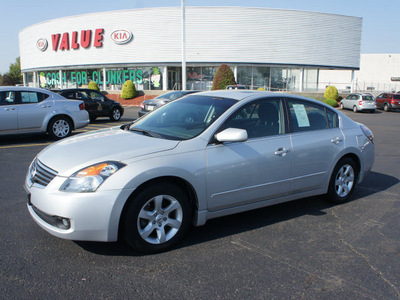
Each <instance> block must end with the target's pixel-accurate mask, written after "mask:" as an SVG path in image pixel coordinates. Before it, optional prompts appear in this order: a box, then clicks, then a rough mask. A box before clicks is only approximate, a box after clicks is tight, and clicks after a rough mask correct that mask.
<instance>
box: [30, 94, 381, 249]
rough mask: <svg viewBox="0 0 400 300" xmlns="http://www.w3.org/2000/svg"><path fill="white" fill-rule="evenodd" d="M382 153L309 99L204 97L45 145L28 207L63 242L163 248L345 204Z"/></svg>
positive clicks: (363, 130)
mask: <svg viewBox="0 0 400 300" xmlns="http://www.w3.org/2000/svg"><path fill="white" fill-rule="evenodd" d="M188 116H190V118H188ZM189 119H190V122H188V121H187V120H189ZM374 149H375V148H374V137H373V134H372V132H371V131H370V130H369V129H368V128H367V127H366V126H364V125H362V124H359V123H356V122H354V121H352V120H351V119H350V118H348V117H346V116H345V115H344V114H342V113H341V112H340V111H337V110H335V109H333V108H332V107H330V106H327V105H325V104H323V103H321V102H318V101H315V100H312V99H309V98H305V97H299V96H294V95H286V94H279V93H268V92H261V91H246V90H243V91H229V90H227V91H213V92H202V93H196V94H192V95H188V96H186V97H184V98H182V99H179V100H176V101H172V102H171V103H169V104H166V105H164V106H162V107H160V108H159V109H157V110H155V111H153V112H151V113H149V114H147V115H146V116H144V117H143V118H141V119H138V120H137V121H136V122H134V123H131V124H127V125H124V126H122V127H114V128H111V129H104V130H100V131H96V132H90V133H86V134H82V135H77V136H74V137H71V138H68V139H65V140H62V141H59V142H57V143H54V144H52V145H50V146H49V147H47V148H46V149H44V150H43V151H42V152H40V153H39V154H38V155H37V156H36V158H35V159H34V160H33V162H32V164H31V165H30V167H29V170H28V172H27V176H26V181H25V188H26V191H27V193H28V210H29V212H30V214H31V216H32V218H33V219H34V220H35V221H36V223H37V224H39V226H41V227H42V228H43V229H45V230H47V231H48V232H50V233H51V234H53V235H55V236H57V237H60V238H65V239H71V240H86V241H103V242H112V241H117V239H118V238H119V237H122V238H123V239H125V240H126V241H127V242H128V244H129V245H130V246H132V247H133V248H134V249H135V250H136V251H138V252H144V253H154V252H160V251H165V250H167V249H170V248H171V247H173V246H174V245H176V244H177V243H178V242H179V241H180V240H181V239H182V238H183V237H184V235H185V234H187V233H188V230H190V226H191V225H195V226H200V225H203V224H205V223H206V222H207V220H209V219H212V218H216V217H220V216H225V215H229V214H233V213H238V212H243V211H247V210H251V209H256V208H260V207H265V206H269V205H273V204H277V203H282V202H287V201H291V200H295V199H299V198H303V197H310V196H315V195H326V196H327V198H328V199H330V200H331V201H333V202H335V203H343V202H345V201H347V200H348V199H349V198H350V197H351V195H352V193H353V191H354V189H355V188H356V186H357V184H358V183H360V182H361V181H362V180H363V179H364V177H365V175H366V173H367V172H368V171H369V170H370V169H371V168H372V165H373V163H374V151H375V150H374Z"/></svg>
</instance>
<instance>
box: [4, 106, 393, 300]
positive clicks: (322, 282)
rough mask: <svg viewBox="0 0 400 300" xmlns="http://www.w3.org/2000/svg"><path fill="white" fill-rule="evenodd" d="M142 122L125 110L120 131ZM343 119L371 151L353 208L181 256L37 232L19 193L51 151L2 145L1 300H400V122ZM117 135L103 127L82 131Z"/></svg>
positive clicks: (217, 237) (245, 216)
mask: <svg viewBox="0 0 400 300" xmlns="http://www.w3.org/2000/svg"><path fill="white" fill-rule="evenodd" d="M136 113H137V109H136V108H129V109H127V110H126V115H125V116H124V119H123V120H122V123H124V122H129V121H131V120H133V119H135V118H136V117H137V114H136ZM345 114H346V115H348V116H350V117H351V118H352V119H354V120H355V121H358V122H361V123H364V124H365V125H367V126H368V127H369V128H370V129H371V130H372V131H373V133H374V135H375V144H376V159H375V164H374V167H373V169H372V172H370V174H368V176H367V177H366V179H365V181H364V182H363V183H362V184H360V185H359V186H358V187H357V189H356V191H355V193H354V195H353V197H352V199H351V201H349V202H348V203H345V204H342V205H332V204H330V203H328V202H326V201H325V200H324V199H323V197H312V198H305V199H301V200H297V201H293V202H290V203H285V204H280V205H276V206H272V207H267V208H264V209H258V210H254V211H250V212H246V213H241V214H237V215H233V216H228V217H223V218H219V219H215V220H211V221H209V222H208V223H207V224H206V225H205V226H202V227H198V228H192V229H191V230H190V232H189V235H188V237H187V238H186V239H185V240H184V241H183V243H181V244H180V246H179V247H178V248H177V249H174V250H171V251H169V252H166V253H162V254H156V255H148V256H138V255H135V254H134V253H132V251H131V250H130V249H129V247H127V246H126V245H125V244H124V243H93V242H74V241H69V240H62V239H59V238H56V237H53V236H51V235H50V234H48V233H47V232H45V231H43V230H42V229H41V228H39V226H37V225H36V224H35V223H34V221H33V220H32V219H31V217H30V216H29V213H28V211H27V208H26V195H25V192H24V190H23V187H22V186H23V183H24V177H25V174H26V171H27V168H28V166H29V163H30V162H31V161H32V159H33V158H34V157H35V155H36V154H37V153H38V152H39V151H40V150H42V149H43V148H44V147H45V146H46V145H48V144H50V143H51V142H52V141H51V140H49V139H48V138H47V137H46V136H43V135H37V136H33V137H32V136H20V137H0V180H1V181H0V189H1V192H0V207H1V209H0V228H1V230H0V238H1V241H2V242H1V243H0V298H2V299H47V298H56V297H59V298H67V299H71V298H74V299H87V298H93V299H316V298H321V299H400V222H399V218H400V184H399V179H400V130H399V125H400V113H396V112H389V113H386V112H385V113H384V112H382V111H377V112H376V113H375V114H367V113H357V114H355V113H353V112H351V111H345ZM112 125H116V124H115V123H111V122H108V120H105V119H104V120H101V119H100V120H99V121H97V122H96V123H94V124H92V125H90V126H91V127H87V128H86V129H85V128H84V129H85V130H92V129H95V128H97V127H103V126H112ZM91 128H92V129H91Z"/></svg>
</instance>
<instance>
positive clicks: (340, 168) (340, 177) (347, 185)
mask: <svg viewBox="0 0 400 300" xmlns="http://www.w3.org/2000/svg"><path fill="white" fill-rule="evenodd" d="M356 183H357V168H356V164H355V163H354V161H353V160H352V159H351V158H349V157H344V158H342V159H341V160H340V161H339V162H338V163H337V165H336V167H335V169H334V170H333V173H332V176H331V180H330V182H329V189H328V198H329V200H331V201H332V202H335V203H344V202H346V201H347V199H348V198H349V197H350V196H351V194H352V193H353V191H354V188H355V186H356Z"/></svg>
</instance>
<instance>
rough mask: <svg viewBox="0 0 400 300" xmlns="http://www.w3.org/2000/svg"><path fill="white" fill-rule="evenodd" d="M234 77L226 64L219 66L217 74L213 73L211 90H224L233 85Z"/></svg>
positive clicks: (234, 82)
mask: <svg viewBox="0 0 400 300" xmlns="http://www.w3.org/2000/svg"><path fill="white" fill-rule="evenodd" d="M235 84H236V81H235V76H234V75H233V72H232V70H231V68H230V67H229V66H228V65H227V64H222V65H220V66H219V68H218V70H217V72H215V76H214V80H213V85H212V88H211V89H212V90H224V89H226V87H227V86H228V85H235Z"/></svg>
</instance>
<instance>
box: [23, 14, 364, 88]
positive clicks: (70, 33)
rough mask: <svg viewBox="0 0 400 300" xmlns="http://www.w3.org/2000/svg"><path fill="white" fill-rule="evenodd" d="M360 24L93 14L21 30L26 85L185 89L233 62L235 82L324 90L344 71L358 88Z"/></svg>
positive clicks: (308, 18) (295, 17)
mask: <svg viewBox="0 0 400 300" xmlns="http://www.w3.org/2000/svg"><path fill="white" fill-rule="evenodd" d="M183 20H185V22H184V24H185V26H183ZM361 27H362V19H361V18H358V17H351V16H343V15H336V14H326V13H319V12H309V11H298V10H283V9H265V8H250V7H186V9H185V11H184V12H183V11H182V9H181V8H180V7H163V8H144V9H131V10H121V11H110V12H101V13H92V14H85V15H78V16H71V17H65V18H59V19H54V20H50V21H46V22H42V23H39V24H35V25H32V26H29V27H27V28H25V29H23V30H22V31H21V32H20V33H19V46H20V58H21V69H22V73H23V78H24V85H27V86H40V87H45V88H67V87H83V86H86V85H87V84H88V83H89V81H95V82H96V83H97V84H98V85H99V86H100V88H102V89H103V90H120V89H121V88H122V85H123V84H124V82H125V81H126V80H132V81H133V82H134V83H135V85H136V88H137V89H138V90H173V89H183V88H184V87H183V86H182V84H186V89H187V90H209V89H211V86H212V81H213V77H214V75H215V72H216V70H217V69H218V67H219V66H220V65H221V64H222V63H226V64H228V65H229V66H230V67H231V69H232V71H233V73H234V75H235V78H236V81H237V83H238V84H242V85H246V86H248V87H249V88H251V89H258V88H263V89H265V90H284V91H295V92H303V91H304V92H306V91H317V90H318V89H320V88H321V84H322V85H325V79H324V81H323V82H321V79H320V78H321V74H322V73H323V72H326V71H328V70H336V71H338V72H346V74H348V76H349V79H348V80H347V82H346V83H345V85H344V86H345V87H346V88H347V87H350V88H352V86H353V85H354V84H355V82H354V74H355V72H356V71H357V70H359V68H360V47H361ZM183 28H185V29H184V30H183ZM183 41H184V43H183ZM183 45H184V46H183ZM183 49H184V51H183ZM183 61H184V62H185V63H184V66H185V65H186V68H185V70H184V71H182V70H183V68H182V65H183ZM185 79H186V80H185Z"/></svg>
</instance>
